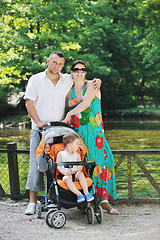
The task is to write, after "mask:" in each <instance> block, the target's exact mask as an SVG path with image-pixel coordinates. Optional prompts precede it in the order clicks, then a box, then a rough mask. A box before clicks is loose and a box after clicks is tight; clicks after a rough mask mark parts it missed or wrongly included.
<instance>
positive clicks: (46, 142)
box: [36, 122, 103, 228]
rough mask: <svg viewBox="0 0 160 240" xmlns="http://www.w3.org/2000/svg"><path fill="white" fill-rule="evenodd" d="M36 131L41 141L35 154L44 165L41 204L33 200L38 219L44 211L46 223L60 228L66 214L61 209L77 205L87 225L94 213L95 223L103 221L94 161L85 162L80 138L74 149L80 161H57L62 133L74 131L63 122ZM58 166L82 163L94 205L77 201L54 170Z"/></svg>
mask: <svg viewBox="0 0 160 240" xmlns="http://www.w3.org/2000/svg"><path fill="white" fill-rule="evenodd" d="M39 132H40V135H41V142H40V144H39V146H38V148H37V150H36V155H37V160H38V158H40V159H41V160H43V164H44V163H45V164H46V166H45V169H46V170H45V173H46V184H45V196H44V203H43V204H42V203H41V202H40V201H37V203H36V216H37V218H41V216H42V212H43V211H44V212H47V214H46V217H45V221H46V224H47V225H48V226H50V227H54V228H62V227H63V226H64V225H65V223H66V215H65V213H64V212H63V211H62V208H64V209H69V208H75V207H77V208H78V209H79V210H81V211H82V212H83V213H84V214H85V215H87V219H88V223H89V224H92V223H93V222H94V216H95V217H96V220H97V222H98V223H101V222H102V220H103V210H102V208H101V206H99V205H98V201H97V197H96V194H95V187H94V184H93V181H92V179H91V177H92V173H93V170H94V167H95V162H94V161H87V153H88V151H87V148H86V146H85V145H84V143H83V142H82V140H81V138H80V137H79V138H80V147H79V149H78V150H77V151H78V153H79V154H80V156H81V159H82V161H81V162H65V163H63V162H61V163H56V156H57V154H58V152H59V151H62V150H63V149H64V146H63V144H62V138H63V135H65V134H66V133H67V132H73V133H75V134H77V133H76V132H75V131H74V129H73V128H72V127H71V126H69V125H68V124H65V123H62V122H52V123H51V125H50V126H45V127H43V129H41V130H40V131H39ZM42 157H43V158H42ZM45 160H46V161H45ZM39 165H40V164H39ZM59 165H61V166H62V165H63V166H68V165H72V166H74V165H83V169H82V171H83V173H84V174H85V176H86V180H87V185H88V190H89V191H91V189H92V193H93V196H94V200H93V201H92V203H93V207H92V206H90V204H88V203H87V201H85V202H82V203H77V196H76V195H75V194H74V193H72V192H71V191H70V190H69V189H68V188H67V186H66V184H65V183H64V182H63V181H62V180H61V179H60V178H59V172H58V170H57V166H59ZM43 168H44V166H43ZM39 170H41V169H39ZM41 171H42V170H41ZM74 184H75V185H76V187H77V188H78V189H79V191H81V192H82V188H81V186H80V184H79V183H78V181H76V182H74Z"/></svg>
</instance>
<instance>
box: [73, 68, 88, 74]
mask: <svg viewBox="0 0 160 240" xmlns="http://www.w3.org/2000/svg"><path fill="white" fill-rule="evenodd" d="M72 71H73V72H75V73H78V72H81V73H84V72H86V69H85V68H73V70H72Z"/></svg>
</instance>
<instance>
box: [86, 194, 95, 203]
mask: <svg viewBox="0 0 160 240" xmlns="http://www.w3.org/2000/svg"><path fill="white" fill-rule="evenodd" d="M85 198H86V201H87V202H92V201H93V200H94V197H93V196H92V195H91V194H90V193H88V194H87V195H86V196H85Z"/></svg>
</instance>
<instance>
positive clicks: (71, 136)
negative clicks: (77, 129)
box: [63, 132, 79, 147]
mask: <svg viewBox="0 0 160 240" xmlns="http://www.w3.org/2000/svg"><path fill="white" fill-rule="evenodd" d="M75 139H79V137H78V135H76V134H75V133H69V132H68V133H66V134H65V135H64V136H63V145H64V146H65V147H66V146H67V144H68V143H72V142H73V141H74V140H75Z"/></svg>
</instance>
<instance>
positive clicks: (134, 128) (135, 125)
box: [0, 119, 160, 150]
mask: <svg viewBox="0 0 160 240" xmlns="http://www.w3.org/2000/svg"><path fill="white" fill-rule="evenodd" d="M104 128H105V136H106V139H107V141H108V143H109V145H110V147H111V149H112V150H156V149H160V137H159V136H160V121H157V120H155V121H151V120H149V121H148V120H137V119H136V120H132V119H131V120H130V119H129V120H122V119H121V120H115V119H114V120H108V121H104ZM29 137H30V129H26V128H15V127H14V128H4V129H0V148H6V145H7V143H8V142H17V143H18V148H19V149H29Z"/></svg>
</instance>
